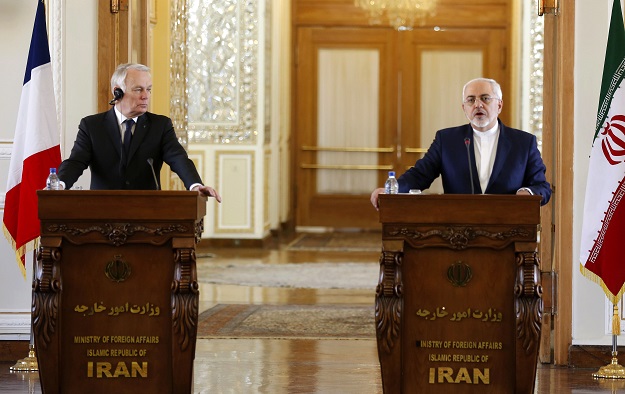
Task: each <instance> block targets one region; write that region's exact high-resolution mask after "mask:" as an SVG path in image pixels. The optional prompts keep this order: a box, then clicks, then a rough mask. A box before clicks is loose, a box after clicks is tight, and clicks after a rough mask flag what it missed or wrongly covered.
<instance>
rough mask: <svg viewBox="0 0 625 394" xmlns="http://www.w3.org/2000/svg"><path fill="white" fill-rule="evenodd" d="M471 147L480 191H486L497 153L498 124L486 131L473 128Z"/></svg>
mask: <svg viewBox="0 0 625 394" xmlns="http://www.w3.org/2000/svg"><path fill="white" fill-rule="evenodd" d="M473 141H475V143H474V144H473V149H474V152H475V164H476V165H477V173H478V177H479V179H480V187H481V188H482V193H484V192H485V191H486V186H488V180H489V179H490V175H491V173H492V172H493V164H494V163H495V155H496V154H497V141H499V124H495V126H494V127H493V128H492V129H490V130H486V131H477V130H475V129H473Z"/></svg>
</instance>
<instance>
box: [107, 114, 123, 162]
mask: <svg viewBox="0 0 625 394" xmlns="http://www.w3.org/2000/svg"><path fill="white" fill-rule="evenodd" d="M104 128H105V130H106V133H107V134H108V136H109V138H110V139H111V144H113V146H114V147H115V152H116V153H117V155H118V156H119V157H120V158H121V157H122V149H123V148H122V135H121V133H120V131H119V124H117V116H115V110H114V109H113V108H111V109H110V110H109V111H108V112H107V113H106V115H104Z"/></svg>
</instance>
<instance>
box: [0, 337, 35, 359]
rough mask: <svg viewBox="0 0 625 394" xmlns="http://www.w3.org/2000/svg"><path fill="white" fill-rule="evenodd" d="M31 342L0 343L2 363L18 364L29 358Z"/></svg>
mask: <svg viewBox="0 0 625 394" xmlns="http://www.w3.org/2000/svg"><path fill="white" fill-rule="evenodd" d="M29 344H30V341H0V362H7V361H8V362H16V361H17V360H21V359H23V358H24V357H28V345H29Z"/></svg>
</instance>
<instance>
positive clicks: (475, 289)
mask: <svg viewBox="0 0 625 394" xmlns="http://www.w3.org/2000/svg"><path fill="white" fill-rule="evenodd" d="M379 202H380V222H381V223H382V243H383V247H382V254H381V257H380V279H379V284H378V287H377V289H376V301H375V322H376V335H377V344H378V355H379V358H380V366H381V371H382V385H383V388H384V392H385V393H454V394H459V393H480V394H482V393H517V394H521V393H527V394H531V393H533V392H534V381H535V376H536V366H537V365H536V364H537V357H538V347H539V337H540V328H541V326H540V322H541V316H542V287H541V285H540V271H539V264H538V257H537V251H536V249H537V231H538V227H539V224H540V197H539V196H520V195H519V196H516V195H451V194H449V195H448V194H446V195H405V194H401V195H380V200H379Z"/></svg>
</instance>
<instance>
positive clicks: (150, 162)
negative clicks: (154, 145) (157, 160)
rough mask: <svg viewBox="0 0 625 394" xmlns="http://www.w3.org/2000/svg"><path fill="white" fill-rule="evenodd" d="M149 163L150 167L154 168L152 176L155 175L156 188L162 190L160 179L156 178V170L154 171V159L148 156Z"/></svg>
mask: <svg viewBox="0 0 625 394" xmlns="http://www.w3.org/2000/svg"><path fill="white" fill-rule="evenodd" d="M148 164H149V165H150V169H152V176H153V177H154V183H155V184H156V190H161V187H160V186H159V184H158V179H157V178H156V172H154V160H152V158H151V157H150V158H148Z"/></svg>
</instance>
